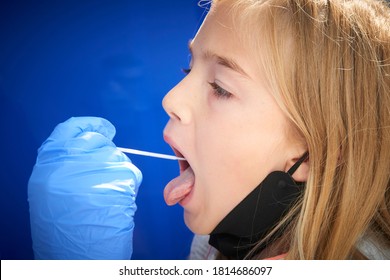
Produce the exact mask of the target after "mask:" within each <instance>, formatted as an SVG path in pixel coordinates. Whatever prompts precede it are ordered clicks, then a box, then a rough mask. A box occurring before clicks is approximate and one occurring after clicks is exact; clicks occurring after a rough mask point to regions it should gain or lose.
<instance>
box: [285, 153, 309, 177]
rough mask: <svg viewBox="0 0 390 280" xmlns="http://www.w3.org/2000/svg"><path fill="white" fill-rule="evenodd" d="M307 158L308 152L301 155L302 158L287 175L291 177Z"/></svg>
mask: <svg viewBox="0 0 390 280" xmlns="http://www.w3.org/2000/svg"><path fill="white" fill-rule="evenodd" d="M308 158H309V152H306V153H304V154H303V156H302V157H301V158H300V159H299V160H298V161H297V162H296V163H295V164H294V165H293V166H291V168H290V169H289V170H288V171H287V173H288V174H289V175H290V176H292V175H293V174H294V172H295V171H296V170H297V169H298V167H299V166H300V165H301V164H302V162H304V161H305V160H307V159H308Z"/></svg>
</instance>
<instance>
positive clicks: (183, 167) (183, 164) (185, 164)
mask: <svg viewBox="0 0 390 280" xmlns="http://www.w3.org/2000/svg"><path fill="white" fill-rule="evenodd" d="M171 148H172V150H173V152H174V153H175V155H176V156H177V157H181V158H184V159H185V157H184V156H183V154H182V153H180V152H179V150H177V149H176V148H175V147H172V146H171ZM189 166H190V164H189V163H188V161H187V160H179V168H180V173H182V172H183V171H184V170H186V169H187V168H188V167H189Z"/></svg>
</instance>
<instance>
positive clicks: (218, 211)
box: [163, 6, 296, 234]
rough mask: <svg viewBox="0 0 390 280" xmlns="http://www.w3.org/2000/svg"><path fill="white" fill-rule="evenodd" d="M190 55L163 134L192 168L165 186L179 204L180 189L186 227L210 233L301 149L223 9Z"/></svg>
mask: <svg viewBox="0 0 390 280" xmlns="http://www.w3.org/2000/svg"><path fill="white" fill-rule="evenodd" d="M191 52H192V61H191V65H190V66H191V72H190V73H189V74H188V75H187V76H186V77H185V78H184V79H183V80H182V81H181V82H180V83H179V84H178V85H177V86H176V87H174V88H173V89H172V90H171V91H170V92H169V93H168V94H167V95H166V96H165V98H164V101H163V106H164V109H165V110H166V111H167V113H168V114H169V116H170V120H169V122H168V124H167V126H166V128H165V130H164V136H165V139H166V141H167V142H168V143H169V144H170V145H171V146H172V147H173V148H174V150H176V152H177V151H179V152H180V153H181V154H182V155H183V156H184V157H185V158H186V160H187V161H188V164H189V165H190V169H192V171H193V173H192V172H181V173H182V176H184V175H183V173H185V176H186V177H187V178H179V179H177V181H176V182H175V183H172V184H171V186H169V187H168V186H167V189H168V188H169V190H166V193H165V195H166V200H167V203H168V204H174V203H176V202H177V200H179V199H175V196H176V197H177V195H178V194H177V193H178V192H182V193H183V197H184V199H182V200H181V201H180V204H181V205H182V206H183V208H184V218H185V222H186V224H187V226H188V227H189V228H190V229H191V230H192V231H193V232H195V233H198V234H208V233H210V232H211V231H212V230H213V229H214V228H215V227H216V225H217V224H218V223H219V222H220V221H221V220H222V219H223V218H224V217H225V216H226V215H227V214H228V213H229V212H230V211H231V210H232V209H233V208H234V206H236V205H237V204H238V203H239V202H240V201H241V200H242V199H243V198H244V197H245V196H246V195H247V194H249V193H250V192H251V191H252V190H253V189H254V188H255V187H256V186H257V185H258V184H259V183H260V182H261V181H262V180H263V179H264V178H265V177H266V175H268V174H269V173H270V172H272V171H275V170H283V171H285V170H286V168H287V167H286V166H287V164H288V163H287V161H288V158H289V157H290V156H291V153H292V151H294V152H295V151H296V150H294V149H293V148H292V144H290V143H292V142H293V139H291V137H289V135H288V131H289V128H288V127H289V122H288V121H287V118H286V117H285V115H284V114H283V112H282V111H281V109H280V108H279V106H278V105H277V103H276V101H275V100H274V98H273V97H272V95H271V94H270V92H269V91H268V90H267V87H266V84H265V81H264V75H263V74H262V73H261V71H260V68H259V67H258V65H257V64H256V62H255V59H254V58H253V57H251V56H249V52H248V51H247V50H246V49H245V45H243V44H241V43H240V40H239V38H238V37H237V34H236V32H235V31H234V30H233V29H232V19H231V18H230V17H229V14H228V13H227V12H226V11H224V7H223V6H221V7H218V8H217V9H216V11H215V13H211V14H209V15H208V16H207V18H206V20H205V22H204V23H203V25H202V27H201V28H200V29H199V31H198V33H197V35H196V37H195V38H194V40H193V41H192V43H191ZM185 167H186V166H185V165H183V166H182V169H184V168H185ZM192 180H194V182H193V181H192ZM185 181H186V182H185ZM186 184H187V185H186ZM184 185H185V186H184ZM172 188H174V189H176V190H177V193H176V194H173V193H174V192H173V191H172ZM188 192H189V193H188ZM184 194H185V195H184ZM179 196H180V195H179Z"/></svg>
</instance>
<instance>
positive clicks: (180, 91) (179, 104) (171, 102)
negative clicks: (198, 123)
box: [162, 79, 192, 124]
mask: <svg viewBox="0 0 390 280" xmlns="http://www.w3.org/2000/svg"><path fill="white" fill-rule="evenodd" d="M162 106H163V108H164V110H165V112H166V113H167V114H168V115H169V117H170V118H171V119H173V120H177V121H179V122H180V123H182V124H189V123H191V119H192V113H191V97H190V95H189V93H188V91H187V92H186V82H185V79H183V80H182V81H181V82H180V83H179V84H177V85H176V86H175V87H174V88H173V89H171V90H170V91H169V92H168V93H167V94H166V95H165V97H164V98H163V101H162Z"/></svg>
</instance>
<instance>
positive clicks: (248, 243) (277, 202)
mask: <svg viewBox="0 0 390 280" xmlns="http://www.w3.org/2000/svg"><path fill="white" fill-rule="evenodd" d="M307 157H308V153H305V154H304V155H303V156H302V157H301V158H300V159H299V160H298V161H297V162H296V163H295V164H294V165H293V166H292V167H291V168H290V169H289V170H288V171H287V173H286V172H283V171H274V172H272V173H270V174H269V175H268V176H267V177H266V178H265V179H264V180H263V181H262V182H261V183H260V184H259V185H258V186H257V187H256V188H255V189H254V190H253V191H252V192H251V193H250V194H249V195H248V196H246V197H245V198H244V200H242V201H241V202H240V203H239V204H238V205H237V206H236V207H235V208H234V209H233V210H232V211H231V212H230V213H229V214H228V215H227V216H226V217H225V218H224V219H223V220H222V221H221V222H220V223H219V224H218V225H217V227H216V228H215V229H214V230H213V231H212V232H211V234H210V240H209V244H210V245H211V246H213V247H214V248H216V249H217V250H218V251H220V252H221V253H222V254H223V255H225V256H226V257H229V258H232V259H243V258H244V257H245V256H247V255H248V253H249V252H250V251H251V250H252V249H253V247H254V246H255V244H256V242H258V241H259V240H261V239H263V238H264V237H265V236H266V235H267V234H268V232H269V231H270V230H271V229H272V228H273V227H274V226H275V225H276V224H277V223H278V222H279V221H280V220H281V219H282V218H283V216H284V215H285V214H286V213H287V212H288V210H289V209H290V208H291V206H292V205H294V203H295V202H296V201H297V199H298V197H299V196H300V195H301V194H302V192H303V185H302V184H298V183H297V182H295V181H294V180H293V178H292V177H291V175H292V174H293V173H294V172H295V170H296V169H297V168H298V167H299V166H300V165H301V163H302V162H303V161H305V160H306V159H307ZM262 249H264V246H263V248H258V250H257V252H260V251H261V250H262Z"/></svg>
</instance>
